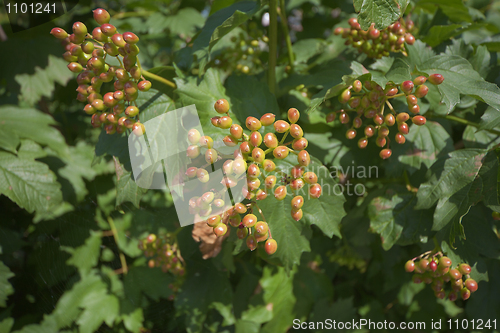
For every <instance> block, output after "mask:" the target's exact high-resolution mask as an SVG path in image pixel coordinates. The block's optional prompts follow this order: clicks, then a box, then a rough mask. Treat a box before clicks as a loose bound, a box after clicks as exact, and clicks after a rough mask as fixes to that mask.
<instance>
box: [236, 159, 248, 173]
mask: <svg viewBox="0 0 500 333" xmlns="http://www.w3.org/2000/svg"><path fill="white" fill-rule="evenodd" d="M246 171H247V163H246V162H245V160H244V159H242V158H237V159H235V160H234V161H233V173H234V174H235V175H236V176H239V175H242V174H244V173H245V172H246Z"/></svg>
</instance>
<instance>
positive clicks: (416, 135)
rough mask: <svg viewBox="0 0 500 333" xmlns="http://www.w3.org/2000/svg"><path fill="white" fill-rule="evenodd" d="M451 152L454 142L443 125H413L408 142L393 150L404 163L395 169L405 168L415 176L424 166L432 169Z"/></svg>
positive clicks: (429, 122) (429, 123)
mask: <svg viewBox="0 0 500 333" xmlns="http://www.w3.org/2000/svg"><path fill="white" fill-rule="evenodd" d="M451 151H453V141H452V139H451V137H450V135H449V134H448V132H446V130H445V129H444V128H443V126H441V124H439V123H437V122H434V121H427V122H426V123H425V125H422V126H416V125H411V126H410V132H409V133H408V135H406V142H405V143H404V144H402V145H395V146H394V148H393V155H394V156H398V160H399V162H400V163H402V165H400V166H394V167H395V168H396V167H399V168H401V169H403V168H404V169H405V170H407V171H408V172H409V173H410V174H413V173H415V172H416V171H418V170H420V169H421V168H422V164H424V165H425V166H426V167H427V168H430V166H431V165H432V164H433V163H434V162H435V161H436V159H437V158H438V157H440V156H445V155H446V154H448V153H449V152H451Z"/></svg>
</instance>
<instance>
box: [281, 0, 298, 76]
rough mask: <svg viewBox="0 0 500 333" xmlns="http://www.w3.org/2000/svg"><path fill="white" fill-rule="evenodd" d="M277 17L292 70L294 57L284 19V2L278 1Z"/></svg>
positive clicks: (282, 0) (286, 21) (286, 22)
mask: <svg viewBox="0 0 500 333" xmlns="http://www.w3.org/2000/svg"><path fill="white" fill-rule="evenodd" d="M279 15H280V17H281V26H282V28H283V34H284V35H285V41H286V48H287V51H288V60H289V62H290V67H291V68H292V70H293V64H294V62H295V57H294V54H293V49H292V40H291V39H290V31H289V30H288V20H287V18H286V9H285V0H280V11H279Z"/></svg>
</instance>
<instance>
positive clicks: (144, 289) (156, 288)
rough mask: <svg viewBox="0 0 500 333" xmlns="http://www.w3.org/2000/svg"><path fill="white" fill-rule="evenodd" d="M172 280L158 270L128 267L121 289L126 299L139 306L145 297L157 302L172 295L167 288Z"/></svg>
mask: <svg viewBox="0 0 500 333" xmlns="http://www.w3.org/2000/svg"><path fill="white" fill-rule="evenodd" d="M173 281H174V278H173V276H172V275H167V274H165V273H163V272H162V271H161V269H160V268H149V267H146V266H135V267H129V271H128V273H127V275H126V276H125V278H124V280H123V287H124V289H125V294H126V297H127V299H129V300H130V301H131V302H132V303H134V304H141V301H142V300H143V299H144V298H145V296H147V297H149V298H151V299H153V300H154V301H159V300H160V298H165V299H166V298H167V297H169V296H170V295H172V294H173V292H172V290H171V289H170V288H168V285H169V283H172V282H173Z"/></svg>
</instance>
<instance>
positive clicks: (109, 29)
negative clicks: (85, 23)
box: [101, 23, 125, 37]
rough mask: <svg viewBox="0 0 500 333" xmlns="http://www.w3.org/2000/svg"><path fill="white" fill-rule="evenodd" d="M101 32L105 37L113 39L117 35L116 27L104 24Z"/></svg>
mask: <svg viewBox="0 0 500 333" xmlns="http://www.w3.org/2000/svg"><path fill="white" fill-rule="evenodd" d="M101 31H102V33H103V34H104V35H105V36H107V37H111V36H113V35H114V34H115V33H116V27H115V26H114V25H112V24H109V23H104V24H101ZM124 37H125V36H124Z"/></svg>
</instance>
